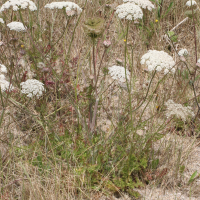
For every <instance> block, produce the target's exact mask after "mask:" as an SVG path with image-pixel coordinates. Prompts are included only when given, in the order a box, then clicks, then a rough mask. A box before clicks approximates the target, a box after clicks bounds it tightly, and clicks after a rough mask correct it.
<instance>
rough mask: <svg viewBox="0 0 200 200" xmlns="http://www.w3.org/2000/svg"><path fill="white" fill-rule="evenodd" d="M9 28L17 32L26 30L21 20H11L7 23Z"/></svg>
mask: <svg viewBox="0 0 200 200" xmlns="http://www.w3.org/2000/svg"><path fill="white" fill-rule="evenodd" d="M7 26H8V27H9V29H10V30H14V31H17V32H21V31H26V27H24V25H23V24H22V23H21V22H11V23H9V24H7Z"/></svg>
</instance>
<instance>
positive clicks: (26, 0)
mask: <svg viewBox="0 0 200 200" xmlns="http://www.w3.org/2000/svg"><path fill="white" fill-rule="evenodd" d="M10 7H12V9H13V11H18V10H19V9H26V8H29V10H30V11H35V10H37V7H36V5H35V3H33V1H30V0H9V1H6V3H4V4H3V5H2V6H1V9H0V12H3V11H5V10H7V9H9V8H10Z"/></svg>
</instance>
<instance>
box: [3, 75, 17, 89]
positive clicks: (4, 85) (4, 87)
mask: <svg viewBox="0 0 200 200" xmlns="http://www.w3.org/2000/svg"><path fill="white" fill-rule="evenodd" d="M0 76H2V75H0ZM0 87H1V91H3V92H5V91H12V90H13V89H14V88H13V86H12V84H11V83H10V82H8V81H6V80H5V79H1V77H0Z"/></svg>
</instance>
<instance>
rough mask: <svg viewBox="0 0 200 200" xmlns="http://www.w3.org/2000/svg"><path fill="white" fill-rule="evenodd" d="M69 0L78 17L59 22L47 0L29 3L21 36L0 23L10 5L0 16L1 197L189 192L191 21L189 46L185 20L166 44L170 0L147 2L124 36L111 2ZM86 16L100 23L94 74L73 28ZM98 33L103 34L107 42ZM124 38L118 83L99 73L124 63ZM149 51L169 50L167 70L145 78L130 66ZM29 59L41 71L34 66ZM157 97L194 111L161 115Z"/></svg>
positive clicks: (84, 39)
mask: <svg viewBox="0 0 200 200" xmlns="http://www.w3.org/2000/svg"><path fill="white" fill-rule="evenodd" d="M5 2H6V1H3V2H2V3H0V6H1V5H2V4H3V3H5ZM74 2H75V3H77V4H78V5H79V6H80V7H81V8H84V9H83V12H82V15H81V17H80V18H79V17H78V16H75V17H72V18H66V16H65V15H64V13H63V12H62V11H58V12H57V13H56V12H54V11H53V12H51V11H50V10H49V9H45V8H44V6H45V5H46V4H47V3H49V1H46V0H43V1H35V3H36V5H37V6H38V12H33V13H29V12H28V10H26V11H23V12H22V18H23V21H24V23H25V25H26V26H27V27H28V29H27V32H26V33H15V32H12V31H9V30H8V28H7V27H6V24H7V23H9V22H11V21H12V20H13V21H14V19H15V20H16V21H20V20H21V18H20V13H19V12H12V11H11V9H10V10H8V11H7V12H5V13H2V14H1V15H0V17H2V18H4V20H6V23H5V24H0V33H1V34H0V40H1V41H2V42H3V43H4V45H2V46H0V52H1V56H0V64H4V65H5V66H6V67H7V69H8V73H7V75H6V78H7V80H10V81H11V82H12V84H13V86H14V90H13V91H12V92H1V93H0V94H1V95H0V97H1V104H0V108H1V112H0V114H1V117H0V119H1V120H0V133H1V139H0V156H1V159H0V172H1V178H0V187H1V192H0V196H1V199H2V200H6V199H9V200H11V199H22V200H26V199H48V200H50V199H52V200H55V199H59V200H62V199H69V200H73V199H99V200H106V199H107V200H108V199H109V200H110V199H113V200H114V199H121V200H122V199H123V200H125V199H127V200H128V199H148V200H153V199H189V198H190V199H199V196H200V190H199V171H200V166H199V164H198V162H199V161H200V156H199V151H200V149H199V144H198V136H199V131H200V126H199V122H200V121H199V114H197V111H198V109H199V108H198V106H199V105H198V104H199V98H198V95H199V69H196V68H195V64H196V60H195V59H196V58H195V54H196V53H197V55H198V56H199V45H198V43H199V38H200V37H199V30H200V29H199V21H198V19H197V20H196V21H195V28H196V37H197V38H196V41H197V50H195V36H194V23H193V21H192V19H188V20H187V21H186V22H184V23H182V24H181V25H180V26H178V27H177V28H176V29H175V30H174V33H175V35H176V36H177V40H176V41H173V39H172V40H171V41H170V40H169V41H168V42H167V41H166V39H164V37H163V36H165V35H166V33H167V31H170V30H171V29H172V28H173V27H175V26H176V25H177V24H178V23H180V22H181V21H182V20H183V19H184V18H185V17H186V16H185V14H184V13H185V11H186V9H187V8H186V6H185V3H186V1H183V0H174V1H173V5H172V7H171V8H170V9H169V10H168V8H169V5H170V2H171V1H169V0H168V1H163V4H162V13H161V18H160V19H159V17H158V9H159V5H156V4H155V6H156V9H155V10H153V11H152V12H149V11H148V12H146V13H145V17H147V18H146V20H145V21H143V22H140V23H139V24H134V23H131V24H130V26H129V32H128V39H127V41H124V39H125V37H126V34H125V29H126V25H127V23H126V22H125V21H120V20H119V18H117V16H116V15H115V14H114V11H115V8H116V6H117V5H119V4H121V3H122V1H121V0H109V1H106V0H99V1H97V0H95V1H94V0H93V1H83V0H75V1H74ZM152 2H153V1H152ZM156 2H157V1H156ZM161 2H162V1H161ZM197 3H199V2H197ZM168 11H169V12H168ZM166 12H168V13H167V14H166V16H164V15H165V13H166ZM198 12H199V11H198ZM162 16H163V17H162ZM31 17H32V23H33V24H32V25H31V24H30V22H31ZM90 17H101V18H104V20H105V26H104V27H105V28H104V30H103V34H102V35H101V37H98V38H97V39H96V40H95V43H94V49H95V51H94V57H95V65H96V70H97V73H98V71H99V73H98V76H97V77H95V76H94V71H93V65H94V63H93V43H92V40H91V39H90V38H89V37H88V36H87V35H86V34H85V32H84V28H83V24H84V22H85V20H86V19H88V18H90ZM156 19H158V20H159V21H158V22H156V21H155V20H156ZM67 23H68V26H67V29H66V31H65V32H64V34H63V31H64V29H65V25H66V24H67ZM30 26H32V28H30ZM74 30H75V31H74ZM14 39H17V40H16V42H15V40H14ZM104 40H110V41H111V46H110V47H109V48H105V47H104V45H103V41H104ZM56 41H57V42H56ZM21 45H24V47H23V46H21ZM125 45H127V52H126V55H127V56H126V67H127V69H128V70H129V71H130V73H131V82H132V83H131V84H132V85H131V86H130V88H127V84H126V83H124V84H119V83H118V82H117V81H114V80H113V79H112V78H111V77H110V75H109V74H108V67H111V66H113V65H115V64H116V59H117V58H119V59H121V60H122V63H123V65H124V63H125V56H124V55H125ZM182 48H186V49H187V50H188V52H189V56H188V57H187V60H186V62H185V63H186V64H187V66H188V67H186V65H185V64H184V63H183V62H180V58H179V56H178V55H177V52H178V51H179V50H180V49H182ZM153 49H154V50H163V51H165V52H167V53H168V54H169V55H171V56H172V57H173V59H174V60H175V61H176V63H177V65H176V69H177V70H176V73H175V74H174V75H166V76H165V75H164V74H163V73H162V72H161V73H159V72H157V73H156V74H155V76H153V73H150V72H148V71H147V70H146V66H143V65H141V64H140V58H141V56H142V55H143V54H145V53H146V52H147V51H148V50H153ZM198 58H199V57H198ZM39 62H43V63H45V65H46V68H45V69H46V71H42V70H41V69H39V68H38V67H37V64H38V63H39ZM100 66H101V68H100ZM189 70H190V71H191V73H189ZM194 72H195V78H194ZM28 78H35V79H37V80H40V81H41V82H43V83H44V85H45V89H46V92H45V94H44V95H43V96H42V97H41V98H40V99H35V98H33V99H29V98H28V97H26V96H25V95H23V94H22V93H21V92H20V89H21V88H20V83H21V82H22V81H25V80H27V79H28ZM95 78H97V79H98V83H97V85H96V86H95ZM150 83H151V84H150ZM192 84H194V86H195V87H194V88H193V87H192V86H193V85H192ZM194 91H195V92H196V94H197V97H195V95H194ZM168 99H173V100H174V102H176V103H181V104H182V105H185V106H191V107H192V108H193V111H194V113H195V119H194V118H188V120H187V121H185V122H183V121H182V120H181V119H178V118H176V117H172V118H170V119H167V118H166V115H165V113H166V107H165V104H164V103H165V102H166V101H167V100H168ZM141 103H142V104H141ZM196 114H197V115H196ZM94 116H95V117H96V119H94ZM93 119H94V123H92V120H93Z"/></svg>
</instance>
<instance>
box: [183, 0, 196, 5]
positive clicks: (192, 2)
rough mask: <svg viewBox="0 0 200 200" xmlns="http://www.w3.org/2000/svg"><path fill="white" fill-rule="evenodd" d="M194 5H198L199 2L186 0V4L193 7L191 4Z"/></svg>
mask: <svg viewBox="0 0 200 200" xmlns="http://www.w3.org/2000/svg"><path fill="white" fill-rule="evenodd" d="M194 5H197V2H196V1H194V0H189V1H187V2H186V6H188V7H191V6H194Z"/></svg>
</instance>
